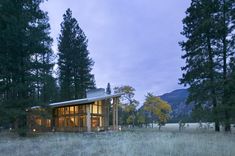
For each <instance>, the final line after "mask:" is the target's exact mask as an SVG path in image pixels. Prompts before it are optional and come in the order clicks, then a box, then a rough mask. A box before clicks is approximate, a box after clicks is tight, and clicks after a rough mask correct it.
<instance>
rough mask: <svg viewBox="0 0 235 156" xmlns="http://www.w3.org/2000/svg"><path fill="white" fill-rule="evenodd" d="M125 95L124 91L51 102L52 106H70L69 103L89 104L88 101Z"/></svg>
mask: <svg viewBox="0 0 235 156" xmlns="http://www.w3.org/2000/svg"><path fill="white" fill-rule="evenodd" d="M121 95H123V93H118V94H113V95H108V94H105V95H102V96H96V97H92V98H84V99H76V100H70V101H63V102H55V103H51V104H49V106H51V107H62V106H69V105H79V104H87V103H92V102H95V101H98V100H105V99H110V98H113V97H120V96H121Z"/></svg>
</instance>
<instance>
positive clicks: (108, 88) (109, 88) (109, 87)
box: [106, 83, 112, 94]
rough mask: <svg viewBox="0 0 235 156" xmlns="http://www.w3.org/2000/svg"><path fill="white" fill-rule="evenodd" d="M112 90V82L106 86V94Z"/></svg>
mask: <svg viewBox="0 0 235 156" xmlns="http://www.w3.org/2000/svg"><path fill="white" fill-rule="evenodd" d="M111 93H112V90H111V85H110V83H108V84H107V88H106V94H111Z"/></svg>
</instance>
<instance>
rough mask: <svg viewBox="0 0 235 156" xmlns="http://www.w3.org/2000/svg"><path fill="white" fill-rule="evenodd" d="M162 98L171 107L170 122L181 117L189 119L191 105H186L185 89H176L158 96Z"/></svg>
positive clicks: (186, 95)
mask: <svg viewBox="0 0 235 156" xmlns="http://www.w3.org/2000/svg"><path fill="white" fill-rule="evenodd" d="M160 97H161V99H162V100H165V101H167V102H168V103H169V104H170V105H171V107H172V119H171V120H172V122H173V121H174V122H178V121H179V120H181V119H184V120H189V117H190V114H191V112H192V105H187V104H186V100H187V97H188V91H187V89H177V90H174V91H172V92H170V93H166V94H163V95H161V96H160Z"/></svg>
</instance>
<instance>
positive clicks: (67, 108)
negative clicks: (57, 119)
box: [64, 107, 69, 115]
mask: <svg viewBox="0 0 235 156" xmlns="http://www.w3.org/2000/svg"><path fill="white" fill-rule="evenodd" d="M64 112H65V114H66V115H67V114H69V107H65V108H64Z"/></svg>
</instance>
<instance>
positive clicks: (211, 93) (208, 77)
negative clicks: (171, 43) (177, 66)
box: [180, 0, 235, 131]
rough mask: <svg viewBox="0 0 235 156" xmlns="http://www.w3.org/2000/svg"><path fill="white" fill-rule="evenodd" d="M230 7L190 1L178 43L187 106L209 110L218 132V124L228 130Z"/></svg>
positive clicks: (217, 1)
mask: <svg viewBox="0 0 235 156" xmlns="http://www.w3.org/2000/svg"><path fill="white" fill-rule="evenodd" d="M234 4H235V2H234V1H233V0H192V3H191V6H190V7H189V8H188V9H187V11H186V17H185V18H184V20H183V24H184V29H183V32H182V35H184V36H185V37H186V41H183V42H181V43H180V45H181V47H182V50H184V51H185V53H186V54H185V55H183V56H182V58H183V59H185V61H186V66H184V67H182V70H183V71H184V73H183V76H182V78H181V79H180V82H181V84H184V85H189V86H190V87H189V98H188V102H189V103H190V102H192V103H194V104H196V105H200V106H202V108H210V111H211V112H212V113H210V114H212V115H213V116H212V117H213V120H214V122H215V125H216V126H215V130H216V131H219V122H224V124H225V125H227V126H225V127H228V128H227V129H228V130H229V129H230V128H229V126H230V122H229V120H230V119H231V113H230V111H229V107H228V106H229V104H228V103H229V93H230V92H231V90H229V89H228V88H229V87H228V85H229V83H228V71H229V68H230V67H229V60H230V59H231V58H233V57H234V55H233V54H234V43H235V42H234V41H235V40H234V39H235V38H234V35H235V34H234V29H235V27H234V11H235V10H234V9H235V8H234Z"/></svg>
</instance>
